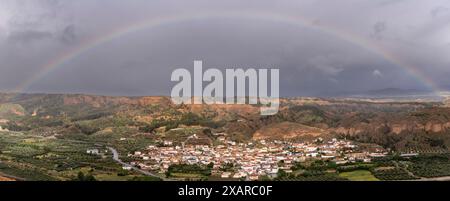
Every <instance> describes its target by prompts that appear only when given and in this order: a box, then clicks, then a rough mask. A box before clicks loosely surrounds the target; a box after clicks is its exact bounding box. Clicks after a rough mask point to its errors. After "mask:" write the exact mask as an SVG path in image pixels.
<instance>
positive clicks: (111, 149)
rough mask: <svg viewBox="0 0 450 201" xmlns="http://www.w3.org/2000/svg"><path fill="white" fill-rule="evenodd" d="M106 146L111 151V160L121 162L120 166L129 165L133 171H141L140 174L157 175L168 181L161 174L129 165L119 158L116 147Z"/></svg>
mask: <svg viewBox="0 0 450 201" xmlns="http://www.w3.org/2000/svg"><path fill="white" fill-rule="evenodd" d="M107 148H108V149H109V150H110V151H111V152H112V153H113V160H115V161H116V162H118V163H119V164H121V165H122V166H124V167H130V168H131V169H133V170H134V171H136V172H140V173H142V174H144V175H147V176H152V177H157V178H160V179H162V180H163V181H170V180H169V179H167V178H165V177H162V176H160V175H157V174H155V173H152V172H149V171H145V170H142V169H139V168H137V167H135V166H132V165H130V164H128V163H125V162H123V161H122V160H120V158H119V152H117V150H116V149H114V148H112V147H107Z"/></svg>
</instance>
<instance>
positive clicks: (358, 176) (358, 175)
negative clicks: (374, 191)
mask: <svg viewBox="0 0 450 201" xmlns="http://www.w3.org/2000/svg"><path fill="white" fill-rule="evenodd" d="M339 176H340V177H344V178H347V179H348V180H350V181H379V180H378V179H377V178H375V177H374V176H373V175H372V173H371V172H370V171H367V170H356V171H352V172H342V173H340V174H339Z"/></svg>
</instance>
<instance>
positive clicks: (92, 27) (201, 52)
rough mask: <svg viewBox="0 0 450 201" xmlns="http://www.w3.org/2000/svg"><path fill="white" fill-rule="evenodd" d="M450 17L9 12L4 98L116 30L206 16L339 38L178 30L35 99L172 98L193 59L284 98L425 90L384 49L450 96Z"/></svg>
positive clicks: (410, 9)
mask: <svg viewBox="0 0 450 201" xmlns="http://www.w3.org/2000/svg"><path fill="white" fill-rule="evenodd" d="M449 7H450V2H448V1H446V0H430V1H420V0H411V1H406V0H341V1H329V0H302V1H293V0H292V1H290V0H280V1H276V2H275V1H268V0H267V1H266V0H264V1H261V0H250V1H241V0H228V1H209V0H195V1H182V0H154V1H144V0H130V1H122V0H110V1H101V0H77V1H69V0H1V1H0V61H1V64H0V66H1V68H0V90H3V91H6V90H14V89H15V88H16V87H17V86H18V85H20V84H21V83H22V82H24V81H26V80H28V79H30V78H32V77H34V75H35V74H37V73H39V72H40V71H41V69H42V68H44V67H45V65H46V64H47V63H49V62H51V61H53V60H56V59H58V58H59V57H60V56H59V55H61V54H64V53H65V52H69V51H70V50H72V49H73V48H75V47H77V46H79V45H80V44H82V43H83V42H85V41H90V40H91V39H92V38H97V37H99V36H100V38H101V36H105V35H108V34H109V33H111V30H116V29H120V28H121V27H127V26H129V25H131V24H134V23H137V22H139V21H142V20H145V19H147V20H151V19H156V18H165V17H168V16H169V17H171V16H180V15H187V16H190V15H195V14H198V13H205V12H208V13H232V12H237V13H249V12H260V13H272V14H276V15H285V16H294V18H296V17H301V18H307V19H309V20H310V21H312V22H314V23H313V24H314V26H317V27H329V28H328V29H332V30H330V31H328V33H327V32H323V31H320V30H318V29H314V28H311V27H304V26H297V25H293V24H289V23H283V22H281V21H270V20H269V21H268V20H263V19H259V20H258V19H245V18H242V19H239V18H238V19H222V18H209V19H208V18H205V19H201V20H185V21H183V22H175V23H169V24H164V25H162V26H158V27H155V28H152V29H143V30H140V31H137V32H132V33H129V34H126V35H124V36H122V37H118V38H116V39H114V40H112V41H109V42H107V43H104V44H102V45H100V46H96V47H93V48H90V49H89V51H87V52H82V53H81V54H79V55H77V57H74V58H73V59H70V60H69V61H67V62H65V63H64V64H62V65H61V66H60V67H59V68H57V69H55V70H53V71H51V72H49V73H48V74H47V75H46V76H45V77H43V78H42V79H40V80H36V81H35V82H33V84H32V85H31V86H30V87H29V88H28V89H27V91H29V92H64V93H99V94H108V95H167V94H168V93H169V92H170V89H171V86H173V84H174V83H171V82H170V74H171V72H172V71H173V70H174V69H175V68H181V67H183V68H187V69H192V68H193V67H192V65H193V60H195V59H202V60H203V61H204V68H208V67H211V68H219V69H224V68H235V67H240V68H269V67H277V68H280V73H281V74H280V76H281V77H282V78H281V79H280V82H281V83H280V84H281V87H280V89H281V94H282V95H284V96H286V95H327V94H338V93H340V92H351V91H364V90H373V89H380V88H387V87H399V88H408V89H412V88H419V89H421V88H423V87H424V86H423V84H422V83H421V82H420V81H418V79H417V78H416V77H415V76H412V75H411V74H410V73H408V72H407V71H405V70H404V68H405V67H400V66H399V65H398V64H394V63H393V62H391V61H388V60H387V59H386V58H383V56H381V55H380V54H379V52H378V53H377V51H374V50H373V49H372V50H371V48H370V47H364V46H379V47H380V49H383V51H384V52H385V53H386V54H390V55H394V56H395V57H396V58H398V59H401V60H402V61H403V63H407V64H408V65H409V66H414V67H416V68H417V70H418V71H419V72H422V74H423V75H422V76H425V77H428V78H429V79H432V80H434V81H435V82H436V85H440V86H450V81H448V76H449V75H450V68H449V65H450V57H448V54H449V53H450V46H449V45H448V44H450V28H449V22H450V12H449V11H448V9H447V8H449ZM330 27H331V28H330ZM336 30H339V31H338V32H341V35H345V37H347V38H346V39H343V38H342V36H339V34H337V35H336V34H334V32H336ZM345 37H344V38H345ZM352 37H357V38H359V39H353V38H352ZM352 40H356V41H369V42H368V43H372V45H361V44H357V43H358V42H356V43H355V42H352ZM17 78H20V79H17Z"/></svg>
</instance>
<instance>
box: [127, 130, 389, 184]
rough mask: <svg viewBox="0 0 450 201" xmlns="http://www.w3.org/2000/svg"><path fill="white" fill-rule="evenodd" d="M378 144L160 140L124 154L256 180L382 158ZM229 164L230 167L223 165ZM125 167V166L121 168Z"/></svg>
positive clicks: (159, 168)
mask: <svg viewBox="0 0 450 201" xmlns="http://www.w3.org/2000/svg"><path fill="white" fill-rule="evenodd" d="M386 154H387V151H386V150H385V149H383V148H381V147H377V148H375V149H371V150H370V151H369V150H361V149H360V147H359V146H358V145H356V144H354V143H353V142H351V141H348V140H338V139H336V138H333V139H331V140H328V141H324V140H323V139H322V138H318V139H316V140H314V141H312V142H301V143H297V142H286V141H279V140H275V141H265V140H261V141H255V142H249V143H237V142H234V141H230V140H225V141H224V143H223V144H221V145H217V146H209V145H181V146H180V145H174V144H173V142H171V141H164V142H163V146H155V145H150V146H148V147H147V149H145V150H142V151H136V152H134V153H130V154H128V157H129V158H130V159H131V160H132V162H131V165H133V166H136V167H139V168H141V169H144V170H150V171H155V172H159V173H165V172H166V171H167V170H168V168H169V167H170V166H171V165H174V164H189V165H194V164H197V165H204V166H207V165H211V166H212V175H216V176H217V177H220V178H223V179H245V180H258V179H260V178H261V177H262V176H267V177H269V178H274V177H276V175H277V173H278V172H279V171H280V170H283V171H285V172H286V173H289V172H292V170H291V167H292V166H293V165H294V164H295V163H297V162H305V161H307V160H312V159H314V160H328V161H334V162H335V163H336V164H346V163H351V162H357V161H358V162H371V160H372V158H374V157H384V156H385V155H386ZM224 167H231V168H224ZM124 168H126V167H124Z"/></svg>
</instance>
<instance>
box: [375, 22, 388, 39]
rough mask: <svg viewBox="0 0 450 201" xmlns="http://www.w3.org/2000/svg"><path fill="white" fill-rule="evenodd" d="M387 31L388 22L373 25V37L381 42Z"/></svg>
mask: <svg viewBox="0 0 450 201" xmlns="http://www.w3.org/2000/svg"><path fill="white" fill-rule="evenodd" d="M386 29H387V25H386V22H384V21H379V22H377V23H375V24H374V25H373V32H372V37H373V38H375V39H377V40H381V39H382V38H383V32H385V31H386Z"/></svg>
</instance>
